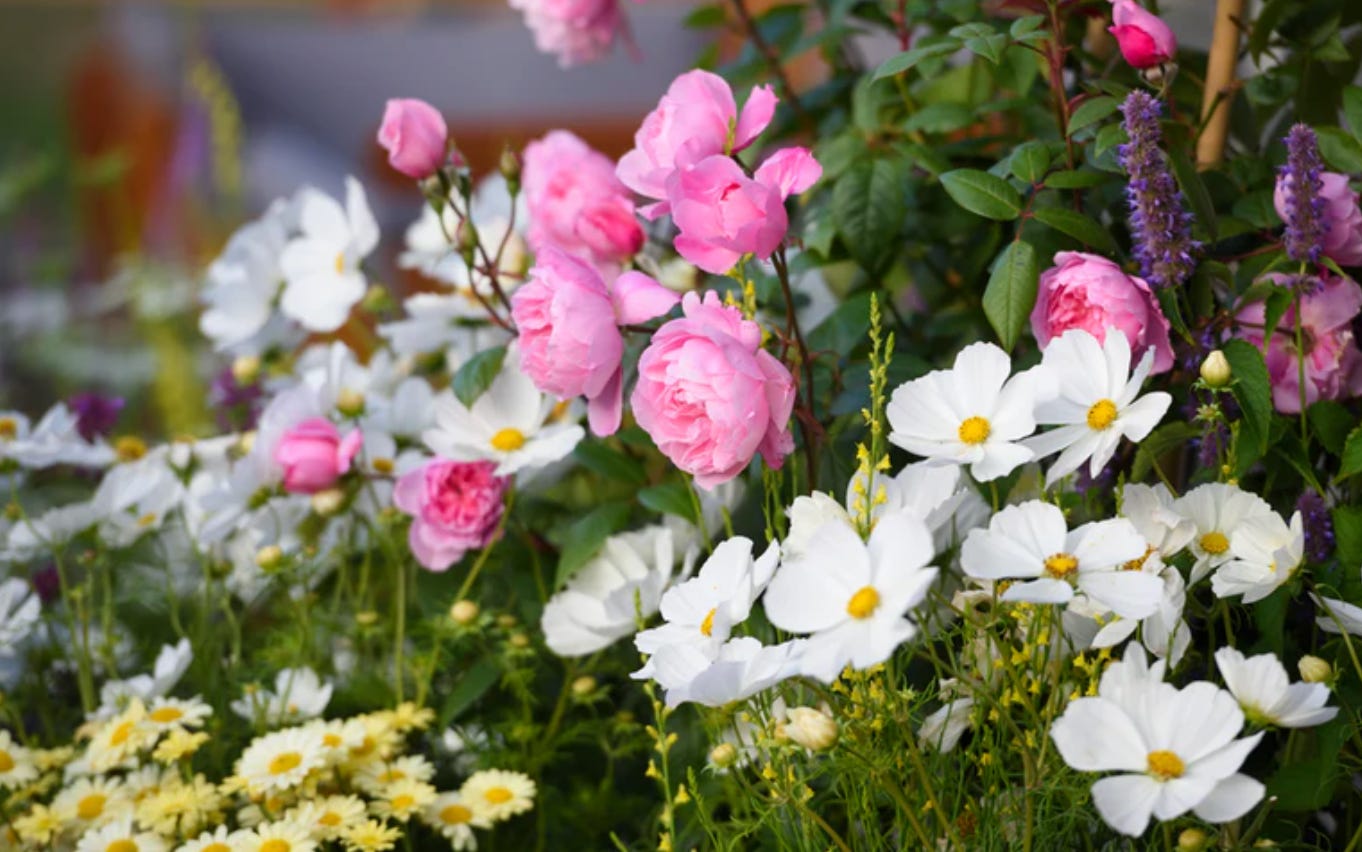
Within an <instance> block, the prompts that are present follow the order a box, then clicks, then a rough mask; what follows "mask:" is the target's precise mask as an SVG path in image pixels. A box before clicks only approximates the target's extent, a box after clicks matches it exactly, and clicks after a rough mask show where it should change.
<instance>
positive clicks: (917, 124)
mask: <svg viewBox="0 0 1362 852" xmlns="http://www.w3.org/2000/svg"><path fill="white" fill-rule="evenodd" d="M973 122H974V110H972V109H970V108H969V107H967V106H965V105H964V104H960V103H955V102H953V101H945V102H942V103H935V104H928V105H927V106H925V107H923V108H922V109H920V110H918V111H917V112H915V113H913V114H912V115H911V116H909V117H908V120H907V121H905V122H904V123H903V129H904V130H906V131H908V132H909V133H913V132H926V133H949V132H951V131H952V130H959V129H960V128H962V127H967V126H969V125H970V124H971V123H973Z"/></svg>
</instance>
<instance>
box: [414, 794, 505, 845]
mask: <svg viewBox="0 0 1362 852" xmlns="http://www.w3.org/2000/svg"><path fill="white" fill-rule="evenodd" d="M421 819H422V820H423V821H424V822H425V824H426V825H428V826H430V827H431V828H433V829H435V830H436V831H438V832H440V834H442V835H444V837H445V839H446V840H448V841H449V843H450V845H451V847H452V848H454V849H456V850H464V849H477V848H478V841H477V838H475V837H474V836H473V829H474V828H475V827H476V828H490V827H491V822H490V821H488V819H487V818H486V817H484V816H479V815H477V814H475V813H473V809H472V808H470V807H469V806H468V805H467V804H466V803H465V802H464V800H463V795H462V794H460V793H441V794H440V795H438V796H436V797H435V800H434V801H433V802H431V803H430V804H429V805H426V809H425V810H424V811H422V812H421Z"/></svg>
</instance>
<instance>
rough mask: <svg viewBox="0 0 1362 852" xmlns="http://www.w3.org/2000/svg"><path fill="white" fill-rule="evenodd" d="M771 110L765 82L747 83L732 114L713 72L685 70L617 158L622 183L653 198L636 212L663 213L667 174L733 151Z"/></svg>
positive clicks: (728, 92) (762, 125) (729, 98)
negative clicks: (749, 89)
mask: <svg viewBox="0 0 1362 852" xmlns="http://www.w3.org/2000/svg"><path fill="white" fill-rule="evenodd" d="M775 111H776V96H775V93H774V92H772V91H771V87H770V86H756V87H753V89H752V93H751V94H750V95H748V96H747V103H746V104H744V105H743V108H742V114H741V115H739V114H738V107H737V104H736V103H735V102H734V100H733V90H732V89H731V88H729V85H728V82H727V81H726V80H724V78H722V77H720V76H719V75H718V74H714V73H711V72H709V71H700V70H696V71H687V72H686V73H685V74H682V75H681V76H680V77H677V78H676V79H675V80H673V81H672V84H671V86H669V87H668V88H667V94H665V95H663V96H662V99H661V100H660V101H658V102H657V108H656V109H654V110H653V111H652V112H650V113H648V115H647V117H645V118H644V119H643V125H642V126H641V127H639V129H638V132H637V133H635V134H634V148H633V150H631V151H629V152H628V153H627V154H625V155H624V156H623V157H622V158H620V164H619V169H618V172H617V173H618V174H619V178H620V180H622V181H623V182H624V185H625V186H627V187H629V188H630V189H632V190H633V191H634V192H637V193H638V194H639V195H642V196H645V197H647V198H653V199H658V200H659V201H661V203H659V204H652V205H649V206H647V207H645V208H643V209H642V210H641V211H640V212H641V213H643V215H645V216H647V217H648V218H649V219H655V218H657V217H658V216H661V215H662V214H664V213H666V212H667V202H666V201H665V200H663V199H666V198H667V197H668V194H667V181H668V179H669V178H670V177H671V175H672V172H674V171H676V170H677V169H680V168H684V167H686V166H690V165H693V164H695V163H698V162H700V161H701V160H703V159H704V158H706V157H709V156H713V155H714V154H733V153H737V152H738V151H741V150H743V149H744V148H746V147H747V146H748V145H751V144H752V141H753V140H754V139H756V138H757V135H758V134H760V133H761V132H762V131H763V130H765V129H766V125H768V124H770V123H771V118H772V117H773V116H774V115H775Z"/></svg>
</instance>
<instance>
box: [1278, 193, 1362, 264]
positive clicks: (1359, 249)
mask: <svg viewBox="0 0 1362 852" xmlns="http://www.w3.org/2000/svg"><path fill="white" fill-rule="evenodd" d="M1319 177H1320V182H1321V183H1322V184H1323V185H1322V186H1321V187H1320V192H1319V197H1320V199H1322V200H1323V201H1324V216H1323V219H1324V223H1325V225H1326V226H1327V227H1326V229H1325V231H1324V253H1325V254H1326V255H1328V256H1329V257H1331V258H1333V259H1334V262H1335V263H1337V264H1338V265H1339V266H1360V265H1362V209H1359V208H1358V198H1357V193H1356V192H1353V188H1352V187H1351V186H1348V176H1347V175H1341V174H1338V173H1336V172H1324V173H1323V174H1321V175H1320V176H1319ZM1290 183H1291V178H1290V176H1289V175H1285V174H1283V175H1279V176H1278V177H1277V189H1276V191H1275V192H1273V194H1272V203H1273V205H1274V206H1275V207H1276V208H1277V215H1278V216H1281V217H1282V220H1283V221H1285V220H1286V212H1287V210H1286V190H1287V187H1288V186H1289V185H1290Z"/></svg>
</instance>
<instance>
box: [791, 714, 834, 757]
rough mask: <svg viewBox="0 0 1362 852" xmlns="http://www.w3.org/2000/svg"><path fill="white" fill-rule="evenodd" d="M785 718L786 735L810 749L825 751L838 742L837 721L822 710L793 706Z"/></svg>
mask: <svg viewBox="0 0 1362 852" xmlns="http://www.w3.org/2000/svg"><path fill="white" fill-rule="evenodd" d="M785 719H786V721H785V725H784V732H785V736H787V737H789V738H790V740H791V741H793V742H795V743H798V744H799V745H802V746H803V747H804V748H806V749H809V750H810V751H823V750H824V749H828V748H832V746H833V745H834V744H835V743H836V742H837V722H836V721H835V720H834V719H833V718H832V717H831V716H829V715H828V714H826V713H824V712H823V711H822V710H815V709H814V708H812V707H792V708H790V709H789V710H787V711H786V712H785Z"/></svg>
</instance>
